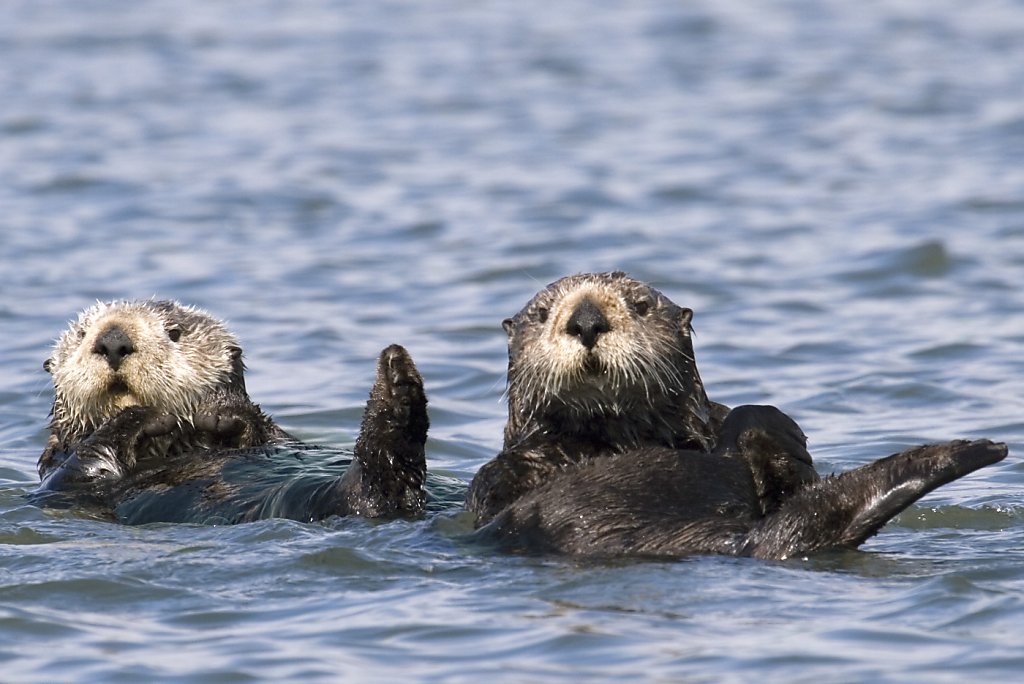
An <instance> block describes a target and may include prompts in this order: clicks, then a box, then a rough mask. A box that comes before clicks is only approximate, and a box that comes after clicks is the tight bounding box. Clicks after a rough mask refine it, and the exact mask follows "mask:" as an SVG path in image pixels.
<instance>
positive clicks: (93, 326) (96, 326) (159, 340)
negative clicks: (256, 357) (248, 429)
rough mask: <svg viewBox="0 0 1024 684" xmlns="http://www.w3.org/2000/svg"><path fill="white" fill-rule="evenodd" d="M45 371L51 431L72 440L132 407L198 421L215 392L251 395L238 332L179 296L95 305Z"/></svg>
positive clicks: (71, 328) (65, 337) (63, 338)
mask: <svg viewBox="0 0 1024 684" xmlns="http://www.w3.org/2000/svg"><path fill="white" fill-rule="evenodd" d="M43 368H45V369H46V371H47V372H49V373H50V375H51V376H52V379H53V387H54V402H53V420H52V424H51V428H52V430H53V432H54V434H55V435H56V436H58V437H59V438H60V439H61V440H63V441H66V442H67V441H74V440H77V439H80V438H82V437H84V436H87V435H88V434H90V433H92V432H93V431H94V430H95V429H96V428H97V427H98V426H99V425H100V424H101V423H102V422H103V421H105V420H106V419H108V418H110V417H111V416H113V415H114V414H116V413H118V412H119V411H120V410H121V409H124V408H127V407H129V406H149V407H152V408H155V409H157V410H158V411H161V412H166V413H169V414H171V415H174V416H177V417H179V418H181V419H184V420H191V419H192V417H193V415H194V414H195V412H196V411H197V410H198V407H199V406H200V405H201V404H202V402H203V401H204V399H206V398H208V397H209V396H210V395H211V393H213V392H215V391H221V390H228V391H232V390H233V391H241V392H243V393H244V392H245V380H244V378H243V373H244V366H243V364H242V350H241V347H239V344H238V340H237V339H236V338H235V336H234V335H232V334H231V333H230V332H229V331H228V330H227V329H226V328H225V327H224V325H223V324H222V323H221V322H220V321H218V320H216V319H214V318H213V317H211V316H210V315H209V314H207V313H205V312H204V311H201V310H199V309H195V308H191V307H186V306H182V305H181V304H178V303H177V302H172V301H116V302H110V303H98V304H96V305H95V306H93V307H91V308H89V309H87V310H86V311H84V312H82V314H80V315H79V317H78V320H77V321H73V322H72V323H71V324H70V326H69V327H68V329H67V330H66V331H65V332H64V333H63V334H62V335H61V336H60V338H59V339H58V340H57V343H56V345H55V347H54V351H53V355H52V356H51V357H50V358H49V359H47V360H46V362H45V363H44V364H43Z"/></svg>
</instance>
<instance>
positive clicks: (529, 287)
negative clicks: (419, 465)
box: [0, 0, 1024, 683]
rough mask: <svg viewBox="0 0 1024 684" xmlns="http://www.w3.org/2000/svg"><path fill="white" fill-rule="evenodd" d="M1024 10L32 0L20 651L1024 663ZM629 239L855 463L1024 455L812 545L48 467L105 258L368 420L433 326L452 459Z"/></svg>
mask: <svg viewBox="0 0 1024 684" xmlns="http://www.w3.org/2000/svg"><path fill="white" fill-rule="evenodd" d="M1021 35H1024V6H1022V5H1021V4H1020V3H1018V2H1011V1H1009V0H1006V1H999V0H983V1H982V2H976V3H971V4H969V5H965V4H963V3H959V2H954V1H953V0H940V1H939V2H924V1H923V0H910V1H907V2H874V3H866V4H865V3H842V2H838V1H832V0H829V1H826V2H800V1H791V2H783V1H778V2H768V3H759V4H757V5H756V6H755V5H752V4H751V3H745V2H735V1H733V0H725V1H721V0H716V1H715V2H711V1H706V2H690V3H674V2H650V3H640V4H632V3H611V2H578V1H576V0H569V1H567V2H561V3H550V2H536V1H534V0H525V1H523V2H518V3H498V2H474V3H469V2H462V1H460V0H441V1H439V2H431V3H413V2H400V1H395V2H354V3H347V2H327V1H320V2H304V3H300V4H296V3H287V2H282V1H276V0H256V1H247V2H241V1H230V0H229V1H226V2H218V3H204V2H170V1H168V0H142V1H139V2H134V3H130V4H125V3H115V2H109V1H106V0H91V1H89V2H64V1H60V0H55V1H53V2H9V3H4V4H3V5H2V6H0V64H2V65H3V66H2V67H0V102H2V103H3V105H2V107H0V283H2V284H3V285H2V289H0V329H2V330H3V334H2V338H0V340H2V344H0V351H2V354H0V373H2V377H3V380H4V381H3V383H2V384H0V445H2V448H0V484H2V486H0V554H2V558H0V644H2V645H0V661H2V664H3V677H2V678H3V679H4V680H5V681H56V680H72V679H73V680H77V681H96V682H118V681H125V682H135V681H140V680H148V679H159V680H165V681H167V680H170V681H182V682H191V681H231V682H237V681H280V680H282V679H290V680H294V681H317V680H321V681H339V680H344V679H352V680H358V681H393V680H395V679H396V678H399V677H402V678H403V679H408V680H414V681H442V680H443V681H479V680H480V679H481V678H483V677H486V678H487V679H488V680H489V681H490V680H493V681H523V680H553V681H559V680H561V681H579V680H586V681H608V680H622V681H636V680H638V679H643V680H649V681H661V680H667V681H679V680H684V679H685V680H688V681H749V680H751V679H755V678H756V679H758V680H759V681H785V682H787V683H789V682H793V681H808V682H811V681H813V682H827V681H858V680H860V681H863V680H876V681H963V680H965V679H971V680H974V681H977V680H984V679H987V680H992V681H1008V680H1012V679H1014V678H1017V677H1019V672H1020V671H1021V668H1022V667H1024V656H1022V655H1021V652H1020V639H1019V633H1020V626H1021V624H1024V599H1022V598H1021V597H1022V596H1024V543H1022V541H1021V539H1022V533H1024V519H1022V516H1024V513H1022V507H1021V495H1020V492H1021V486H1022V485H1024V468H1022V466H1021V465H1020V461H1019V460H1018V458H1017V452H1018V451H1020V447H1021V444H1022V442H1024V418H1022V406H1024V401H1022V398H1021V397H1022V395H1021V390H1020V387H1021V385H1020V378H1021V377H1022V375H1024V372H1022V371H1024V362H1022V360H1021V358H1022V357H1021V354H1020V349H1021V345H1022V342H1024V323H1022V317H1021V309H1022V307H1021V297H1020V288H1021V283H1022V282H1024V167H1022V166H1021V163H1020V160H1021V159H1024V99H1022V97H1021V93H1022V92H1024V90H1022V86H1024V41H1021V40H1020V36H1021ZM605 269H623V270H627V271H629V272H630V273H631V274H632V275H634V276H635V277H638V278H641V279H644V280H648V281H650V282H652V283H653V284H654V285H655V286H657V287H658V288H659V289H661V290H662V291H664V292H665V293H666V294H668V295H669V296H670V297H671V298H672V299H674V300H675V301H676V302H677V303H679V304H681V305H685V306H689V307H692V308H693V309H694V310H695V311H696V317H695V326H696V329H697V338H696V349H697V355H698V356H697V358H698V362H699V364H700V368H701V371H702V375H703V377H704V380H705V382H706V384H707V386H708V390H709V393H710V394H711V396H712V397H713V398H714V399H716V400H718V401H721V402H724V403H728V404H740V403H772V404H775V405H777V406H779V407H781V408H783V409H784V410H785V411H787V412H788V413H790V414H791V415H792V416H794V417H795V418H796V419H797V420H798V421H799V422H800V424H801V425H802V426H803V428H804V430H805V432H807V434H808V435H809V437H810V446H811V448H812V453H813V454H814V457H815V460H816V462H817V464H818V468H819V470H820V471H822V472H823V473H826V472H832V471H836V470H843V469H847V468H851V467H855V466H857V465H860V464H863V463H865V462H867V461H869V460H871V459H874V458H877V457H880V456H884V455H886V454H889V453H891V452H893V451H897V450H899V449H902V448H904V447H906V446H909V445H912V444H916V443H920V442H925V441H937V440H946V439H952V438H956V437H967V438H976V437H982V436H987V437H992V438H996V439H1000V440H1004V441H1007V442H1009V443H1010V446H1011V456H1010V457H1009V458H1008V459H1007V460H1006V461H1005V462H1003V463H1001V464H998V465H997V466H994V467H991V468H988V469H985V470H983V471H980V472H978V473H976V474H974V475H972V476H970V477H968V478H965V479H963V480H961V481H958V482H956V483H954V484H952V485H950V486H948V487H944V488H942V489H940V490H939V491H937V492H935V493H933V494H932V495H930V496H928V497H927V498H925V499H924V500H922V502H920V503H919V504H918V505H917V506H915V507H913V508H912V509H910V510H909V511H907V512H906V513H904V514H903V515H901V516H900V517H899V519H898V520H896V521H895V522H894V523H893V524H891V525H889V526H888V527H886V528H885V529H884V530H883V531H882V533H881V534H880V535H879V536H878V537H876V538H875V539H873V540H871V541H870V542H868V543H867V544H866V545H865V546H864V547H863V549H862V550H861V551H859V552H850V553H842V554H834V555H828V556H823V557H820V558H813V559H810V560H793V561H788V562H784V563H769V562H758V561H751V560H744V559H740V560H737V559H722V558H692V559H686V560H682V561H679V562H665V563H652V562H621V563H596V564H594V563H578V562H574V561H571V560H566V559H558V558H524V557H515V556H506V555H500V554H496V553H494V552H491V551H487V550H485V549H480V548H474V547H472V546H470V545H467V544H466V543H465V542H464V541H462V540H461V539H460V537H459V532H460V531H461V530H464V528H465V524H464V521H461V520H459V519H458V518H454V519H453V518H452V517H451V516H450V515H447V514H441V513H437V512H433V513H431V514H430V515H428V516H427V517H426V519H425V520H423V521H421V522H415V523H408V522H389V523H374V522H368V521H365V520H332V521H328V522H326V523H324V524H317V525H305V524H299V523H294V522H288V521H277V520H272V521H263V522H259V523H254V524H247V525H240V526H236V527H197V526H186V525H156V526H151V527H142V528H126V527H120V526H116V525H112V524H110V523H107V522H104V521H101V520H95V519H90V518H88V517H83V516H80V515H75V514H73V513H68V512H51V511H41V510H39V509H36V508H34V507H31V506H29V505H27V504H26V502H25V501H24V499H23V495H24V493H25V492H26V491H28V490H30V489H31V488H32V487H33V485H34V483H35V481H36V476H35V460H36V458H37V456H38V454H39V452H40V451H41V450H42V447H43V444H44V441H45V425H46V417H47V412H48V410H49V404H50V402H51V400H52V396H51V393H50V388H49V384H48V377H47V376H46V374H45V373H44V372H43V370H42V362H43V360H44V359H45V358H46V356H47V354H48V350H49V347H50V345H51V344H52V342H53V340H54V339H55V337H56V336H57V334H58V333H59V332H60V331H61V330H62V328H63V327H64V325H65V324H66V322H67V321H68V320H69V319H70V318H72V317H73V316H74V315H75V314H76V313H77V312H78V311H79V310H81V309H83V308H85V307H86V306H88V305H90V304H91V303H92V302H93V301H95V300H96V299H110V298H116V297H150V296H154V295H155V296H159V297H173V298H177V299H180V300H182V301H185V302H188V303H192V304H197V305H200V306H203V307H206V308H207V309H209V310H210V311H212V312H213V313H215V314H216V315H218V316H220V317H222V318H224V319H225V320H227V321H228V323H229V325H230V326H231V327H232V329H233V330H235V331H236V332H237V334H238V335H239V336H240V337H241V339H242V341H243V344H244V346H245V348H246V360H247V363H248V366H249V376H248V386H249V389H250V392H251V394H252V396H253V397H254V398H255V399H256V400H257V401H258V402H259V403H261V405H262V406H263V407H264V408H265V409H266V410H267V411H269V412H270V413H271V414H273V415H274V416H275V417H276V418H277V419H278V421H279V422H280V423H281V424H282V425H283V426H284V427H285V428H286V429H288V430H290V431H291V432H293V433H295V434H296V435H298V436H300V437H302V438H303V439H306V440H308V441H311V442H317V443H320V444H326V445H330V446H332V447H336V448H341V449H344V448H346V447H350V446H351V445H352V443H353V442H354V440H355V434H356V430H357V426H358V420H359V416H360V414H361V411H362V405H363V402H364V400H365V397H366V392H367V391H368V389H369V386H370V383H371V380H372V375H373V362H374V359H375V357H376V354H377V352H378V351H379V350H380V349H381V348H382V347H384V346H386V345H387V344H389V343H391V342H400V343H402V344H404V345H405V346H407V347H408V348H409V350H410V351H411V352H412V354H413V356H414V358H415V359H416V360H417V363H418V365H419V367H420V369H421V370H422V372H423V374H424V376H425V378H426V381H427V384H428V391H429V396H430V408H431V418H432V431H431V439H430V443H429V444H428V457H429V463H430V467H431V469H432V470H433V471H435V472H437V473H438V474H440V475H444V476H450V477H455V478H459V479H462V480H468V479H469V478H470V477H471V476H472V474H473V473H474V472H475V471H476V470H477V468H479V466H480V465H481V464H482V463H484V462H485V461H486V460H488V459H489V458H490V457H492V456H493V455H494V454H495V453H496V452H497V450H498V448H499V446H500V441H501V429H502V426H503V424H504V415H503V412H504V406H503V403H502V398H501V394H502V391H503V388H504V365H505V347H504V336H503V333H502V331H501V327H500V321H501V320H502V319H503V318H505V317H506V316H510V315H512V314H513V313H515V312H516V311H517V310H518V309H519V308H520V307H521V306H522V305H523V304H524V303H525V302H526V301H527V300H528V299H529V298H530V296H531V295H532V294H533V293H534V292H535V291H536V290H537V289H538V288H540V287H542V286H543V285H544V284H546V283H548V282H550V281H552V280H554V279H556V278H558V277H560V276H562V275H566V274H569V273H574V272H578V271H591V270H605Z"/></svg>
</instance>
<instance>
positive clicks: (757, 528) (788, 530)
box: [466, 272, 1007, 559]
mask: <svg viewBox="0 0 1024 684" xmlns="http://www.w3.org/2000/svg"><path fill="white" fill-rule="evenodd" d="M691 318H692V312H691V311H690V310H689V309H684V308H681V307H679V306H677V305H675V304H674V303H672V302H671V301H670V300H669V299H668V298H667V297H665V296H664V295H663V294H661V293H660V292H658V291H657V290H655V289H653V288H651V287H650V286H648V285H646V284H644V283H641V282H639V281H636V280H634V279H632V278H629V277H628V276H626V275H625V274H624V273H619V272H616V273H598V274H583V275H577V276H570V277H567V278H563V279H561V280H559V281H556V282H554V283H552V284H551V285H549V286H548V287H546V288H545V289H544V290H542V291H541V292H540V293H538V294H537V295H536V296H535V297H534V298H533V299H532V300H531V301H530V302H529V303H528V304H527V305H526V307H524V308H523V310H522V311H520V312H519V313H518V314H516V316H514V317H513V318H511V319H508V320H506V321H505V322H504V327H505V330H506V332H507V333H508V337H509V370H508V409H509V417H508V423H507V425H506V429H505V443H504V448H503V450H502V452H501V453H500V454H498V456H497V457H496V458H495V459H493V460H492V461H490V462H489V463H487V464H485V465H484V466H483V467H482V468H481V469H480V471H479V472H478V473H477V475H476V477H474V479H473V482H472V483H471V485H470V490H469V494H468V496H467V501H466V505H467V508H468V509H469V510H470V511H471V512H473V513H474V514H475V515H476V524H477V526H478V527H480V528H482V529H480V531H479V535H481V536H482V537H486V538H490V539H493V540H498V541H499V542H501V543H502V544H505V545H507V546H508V547H509V548H512V549H519V550H539V551H554V552H560V553H568V554H574V555H597V556H618V555H653V556H682V555H686V554H692V553H717V554H728V555H746V556H755V557H758V558H779V559H781V558H788V557H792V556H795V555H803V554H808V553H814V552H818V551H824V550H829V549H840V548H855V547H856V546H858V545H859V544H861V543H862V542H864V541H865V540H866V539H868V538H869V537H870V536H872V535H873V534H875V533H876V532H878V530H879V529H881V527H882V526H883V525H884V524H885V523H886V522H887V521H889V520H890V519H891V518H892V517H893V516H895V515H896V514H898V513H899V512H900V511H902V510H903V509H905V508H906V507H907V506H909V505H911V504H912V503H913V502H914V501H916V500H917V499H919V498H920V497H921V496H924V495H925V494H927V493H928V492H930V491H932V490H933V489H935V488H936V487H938V486H941V485H942V484H945V483H947V482H950V481H952V480H954V479H956V478H959V477H961V476H963V475H966V474H967V473H970V472H972V471H974V470H976V469H978V468H981V467H983V466H985V465H988V464H991V463H995V462H997V461H999V460H1001V459H1003V458H1004V457H1005V456H1006V453H1007V450H1006V446H1005V445H1004V444H995V443H992V442H990V441H988V440H979V441H974V442H967V441H954V442H949V443H946V444H933V445H925V446H921V447H916V448H913V449H909V450H907V451H904V452H902V453H899V454H895V455H893V456H890V457H888V458H884V459H881V460H879V461H875V462H874V463H871V464H868V465H866V466H863V467H861V468H858V469H855V470H852V471H849V472H847V473H843V474H841V475H838V476H832V477H828V478H824V479H822V478H820V477H819V476H818V474H817V472H816V471H815V470H814V467H813V463H812V460H811V456H810V454H809V453H808V452H807V449H806V438H805V437H804V434H803V432H802V431H801V430H800V428H799V427H798V426H797V424H796V423H795V422H793V421H792V420H791V419H790V418H789V417H788V416H786V415H785V414H783V413H782V412H781V411H779V410H778V409H776V408H774V407H770V406H740V407H737V408H735V409H733V410H732V411H729V410H728V409H727V408H726V407H724V406H722V405H721V404H716V403H715V402H712V401H710V400H709V399H708V398H707V396H706V394H705V392H704V387H703V384H702V383H701V380H700V376H699V374H698V372H697V366H696V362H695V359H694V354H693V346H692V343H691V340H690V332H691V329H690V320H691Z"/></svg>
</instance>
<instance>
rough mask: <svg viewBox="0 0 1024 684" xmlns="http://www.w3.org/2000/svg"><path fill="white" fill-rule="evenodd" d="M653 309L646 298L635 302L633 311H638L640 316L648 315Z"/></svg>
mask: <svg viewBox="0 0 1024 684" xmlns="http://www.w3.org/2000/svg"><path fill="white" fill-rule="evenodd" d="M650 310H651V303H650V302H649V301H647V300H646V299H641V300H639V301H636V302H633V311H636V313H637V315H638V316H646V315H647V312H648V311H650Z"/></svg>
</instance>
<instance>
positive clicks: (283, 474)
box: [34, 301, 428, 523]
mask: <svg viewBox="0 0 1024 684" xmlns="http://www.w3.org/2000/svg"><path fill="white" fill-rule="evenodd" d="M44 366H45V368H46V369H47V370H48V371H49V372H50V374H51V376H52V378H53V385H54V403H53V411H52V418H51V421H50V433H51V434H50V437H49V440H48V442H47V445H46V448H45V449H44V451H43V454H42V455H41V456H40V458H39V464H38V468H39V475H40V479H41V484H40V487H39V489H38V490H37V492H36V493H35V495H34V498H35V499H36V500H37V501H40V502H42V503H51V504H53V503H61V504H62V505H69V504H70V505H74V504H76V503H78V504H81V503H87V504H89V505H90V506H92V507H93V508H97V509H99V510H101V511H104V512H105V513H107V514H108V515H110V516H112V517H113V518H114V519H116V520H119V521H121V522H126V523H146V522H180V521H190V522H242V521H247V520H254V519H258V518H264V517H289V518H294V519H298V520H316V519H321V518H325V517H327V516H330V515H350V514H357V515H363V516H368V517H393V516H410V515H417V514H419V513H421V512H422V511H423V509H424V505H425V491H424V479H425V476H426V459H425V454H424V443H425V441H426V433H427V427H428V419H427V411H426V404H427V400H426V395H425V393H424V390H423V381H422V378H421V377H420V374H419V372H418V371H417V370H416V367H415V365H414V364H413V362H412V359H411V358H410V357H409V355H408V353H407V352H406V351H405V350H404V349H403V348H402V347H400V346H398V345H392V346H390V347H388V348H386V349H385V350H384V351H383V352H382V353H381V355H380V358H379V359H378V363H377V376H376V380H375V383H374V386H373V389H372V390H371V393H370V398H369V400H368V402H367V405H366V410H365V412H364V416H363V422H362V426H361V430H360V434H359V438H358V440H357V442H356V447H355V454H354V459H353V460H352V463H351V465H350V467H349V468H348V469H347V470H346V471H345V473H344V474H343V475H340V476H339V475H338V474H337V473H336V472H335V473H330V472H323V473H318V474H316V475H313V474H311V472H310V468H309V466H310V461H311V459H312V458H313V457H314V456H315V454H313V453H311V452H313V451H315V450H316V448H315V447H308V446H307V445H303V444H301V443H299V442H298V441H296V440H294V439H292V438H291V437H290V436H289V435H288V434H287V433H286V432H285V431H284V430H282V429H281V428H280V427H279V426H277V424H276V423H275V422H274V421H273V420H272V419H271V418H270V417H269V416H267V415H266V414H265V413H264V412H263V411H262V410H261V409H260V407H259V406H258V405H256V404H255V403H253V402H252V401H251V400H250V398H249V395H248V393H247V391H246V388H245V379H244V366H243V363H242V349H241V346H240V345H239V343H238V340H237V338H236V337H235V336H234V335H233V334H232V333H230V332H229V331H228V330H227V328H226V327H225V326H224V325H223V324H222V323H221V322H220V321H218V320H216V319H215V318H213V317H212V316H210V315H209V314H207V313H205V312H203V311H200V310H198V309H195V308H192V307H187V306H182V305H180V304H178V303H176V302H171V301H119V302H112V303H109V304H97V305H96V306H93V307H92V308H90V309H88V310H87V311H85V312H83V313H82V314H81V315H80V316H79V318H78V320H77V321H74V322H73V323H71V325H70V327H69V328H68V330H67V331H65V333H64V334H63V335H62V336H61V337H60V339H59V340H58V342H57V344H56V347H55V349H54V352H53V355H52V356H51V358H50V359H48V360H47V362H46V363H45V364H44Z"/></svg>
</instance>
